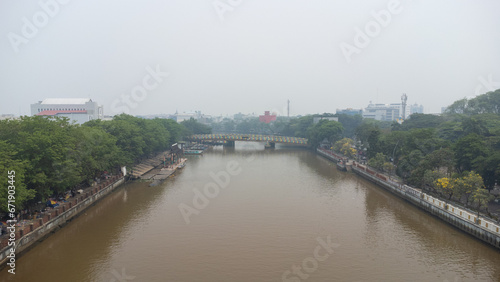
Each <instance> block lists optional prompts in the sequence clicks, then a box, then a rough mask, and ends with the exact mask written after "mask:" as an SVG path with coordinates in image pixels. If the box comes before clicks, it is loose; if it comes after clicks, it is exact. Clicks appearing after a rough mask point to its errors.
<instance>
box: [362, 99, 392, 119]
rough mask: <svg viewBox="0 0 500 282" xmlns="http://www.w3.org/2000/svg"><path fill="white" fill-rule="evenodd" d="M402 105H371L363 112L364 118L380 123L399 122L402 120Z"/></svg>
mask: <svg viewBox="0 0 500 282" xmlns="http://www.w3.org/2000/svg"><path fill="white" fill-rule="evenodd" d="M401 112H402V110H401V103H392V104H372V103H371V102H370V104H369V105H368V107H366V108H365V110H364V111H363V118H370V119H375V120H380V121H397V120H398V119H401Z"/></svg>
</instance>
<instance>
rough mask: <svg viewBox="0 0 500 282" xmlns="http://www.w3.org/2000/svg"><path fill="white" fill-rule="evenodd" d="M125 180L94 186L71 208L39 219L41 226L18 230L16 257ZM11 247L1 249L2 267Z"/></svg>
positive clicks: (0, 260) (6, 260) (119, 179)
mask: <svg viewBox="0 0 500 282" xmlns="http://www.w3.org/2000/svg"><path fill="white" fill-rule="evenodd" d="M124 182H125V178H124V177H123V176H122V177H117V178H116V179H113V180H112V182H111V183H110V184H109V185H107V186H102V187H96V188H93V189H92V190H91V192H89V194H88V195H86V196H87V197H84V196H81V200H80V201H78V199H77V200H76V202H77V203H76V204H75V205H71V204H70V207H69V208H66V206H65V207H64V208H63V209H62V212H60V211H59V210H58V211H57V212H56V213H55V216H54V217H52V216H48V217H46V218H44V219H39V220H40V221H41V222H42V224H40V226H39V227H37V228H36V229H34V230H33V231H31V230H30V229H28V231H30V232H29V233H27V234H24V232H22V231H21V232H19V231H17V232H16V239H17V240H16V241H15V242H16V244H15V248H16V249H15V253H16V259H17V258H18V257H19V255H20V254H21V253H23V252H24V251H27V250H28V249H29V248H30V247H32V246H33V245H34V244H35V243H36V242H38V241H40V240H43V239H44V238H45V237H47V236H48V235H49V234H50V233H51V232H52V231H54V230H56V229H57V228H59V227H61V226H63V225H64V224H66V223H67V222H68V221H70V220H71V219H72V218H74V217H75V216H77V215H79V214H80V213H81V212H82V211H84V210H85V209H87V208H88V207H90V206H91V205H92V204H94V203H95V202H97V201H98V200H99V199H101V198H102V197H104V196H106V195H107V194H109V193H111V192H112V191H113V190H114V189H115V188H116V187H118V186H120V185H121V184H122V183H124ZM59 212H60V213H59ZM44 220H46V222H43V221H44ZM31 228H32V227H31ZM10 249H11V247H9V246H6V247H4V248H2V250H0V268H2V267H4V266H5V265H6V263H7V262H8V260H9V258H8V257H7V256H8V255H9V254H10V253H11V252H10Z"/></svg>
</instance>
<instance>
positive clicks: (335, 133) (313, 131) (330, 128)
mask: <svg viewBox="0 0 500 282" xmlns="http://www.w3.org/2000/svg"><path fill="white" fill-rule="evenodd" d="M342 131H343V128H342V124H341V123H340V122H337V121H333V120H332V121H330V120H320V121H319V122H318V123H316V124H315V125H313V126H311V127H310V128H309V129H308V130H307V132H308V139H309V144H310V145H311V147H312V148H316V147H318V145H319V143H320V142H321V141H323V140H324V139H327V140H328V141H329V142H335V140H338V138H339V137H340V136H341V134H342Z"/></svg>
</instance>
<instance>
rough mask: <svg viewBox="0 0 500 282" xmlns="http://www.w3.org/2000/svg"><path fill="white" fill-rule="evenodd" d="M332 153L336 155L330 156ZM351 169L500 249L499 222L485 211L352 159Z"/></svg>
mask: <svg viewBox="0 0 500 282" xmlns="http://www.w3.org/2000/svg"><path fill="white" fill-rule="evenodd" d="M316 151H317V153H318V154H320V155H322V156H324V157H326V158H328V159H330V160H333V161H335V160H337V158H342V157H341V156H339V155H337V154H335V153H331V151H329V150H325V149H317V150H316ZM333 156H335V157H333ZM352 171H353V172H354V173H356V174H357V175H359V176H361V177H363V178H365V179H367V180H369V181H371V182H373V183H375V184H377V185H378V186H380V187H382V188H384V189H385V190H387V191H389V192H391V193H392V194H394V195H396V196H398V197H400V198H402V199H404V200H406V201H407V202H409V203H411V204H413V205H415V206H417V207H419V208H421V209H422V210H424V211H426V212H428V213H430V214H432V215H434V216H436V217H438V218H439V219H441V220H443V221H445V222H447V223H449V224H451V225H453V226H455V227H456V228H458V229H460V230H462V231H464V232H466V233H468V234H470V235H472V236H474V237H476V238H477V239H479V240H481V241H483V242H485V243H487V244H489V245H491V246H493V247H495V248H497V249H499V250H500V224H499V223H498V222H496V221H494V220H493V219H491V218H488V217H486V216H485V215H482V214H480V215H479V216H478V213H477V212H475V211H472V210H470V209H467V208H465V207H462V206H459V205H457V204H450V203H448V202H445V201H443V200H442V199H439V198H436V197H434V196H431V195H429V194H426V193H424V192H422V191H421V189H417V188H413V187H410V186H408V185H404V184H402V183H399V182H395V181H392V180H391V179H390V178H389V177H388V176H387V175H385V174H383V173H379V172H377V171H376V170H375V169H372V168H369V167H368V166H366V165H361V164H359V163H356V162H353V164H352Z"/></svg>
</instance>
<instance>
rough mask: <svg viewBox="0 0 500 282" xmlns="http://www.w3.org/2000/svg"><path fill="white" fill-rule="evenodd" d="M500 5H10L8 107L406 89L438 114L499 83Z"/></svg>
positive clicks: (183, 105) (110, 111) (209, 108)
mask: <svg viewBox="0 0 500 282" xmlns="http://www.w3.org/2000/svg"><path fill="white" fill-rule="evenodd" d="M498 11H500V2H498V1H493V0H488V1H480V2H478V1H463V0H462V1H451V0H450V1H437V2H435V1H370V2H367V1H285V0H276V1H225V0H221V1H201V0H193V1H181V0H178V1H158V0H150V1H140V2H138V1H106V2H102V1H55V0H54V1H49V0H46V1H40V2H38V1H30V2H25V1H21V2H20V1H3V2H1V3H0V34H2V35H3V36H2V39H1V40H0V49H1V50H2V52H0V61H1V62H2V68H1V69H0V93H2V96H3V97H4V103H2V104H0V113H1V114H15V115H30V108H29V107H30V104H32V103H36V102H38V101H41V100H44V99H45V98H92V99H93V100H94V101H97V102H98V103H99V104H101V105H103V106H104V114H105V115H114V114H119V113H120V112H127V113H130V114H133V115H145V114H161V113H174V112H176V111H178V112H192V111H201V112H203V113H206V114H212V115H220V114H222V115H226V114H234V113H238V112H242V113H258V114H261V113H263V112H264V111H265V110H272V111H276V112H278V114H284V113H285V112H284V111H285V109H286V105H287V104H286V103H287V100H290V114H291V115H304V114H312V113H323V112H335V109H337V108H358V109H361V108H365V107H366V106H367V105H368V103H369V102H370V101H373V102H374V103H398V102H400V96H401V94H402V93H406V94H407V95H408V104H414V103H418V104H422V105H423V106H424V109H425V110H424V112H425V113H439V112H441V107H445V106H447V105H450V104H451V103H453V102H454V101H455V100H457V99H461V98H464V97H474V96H476V95H477V94H482V93H485V92H487V91H491V90H494V89H496V88H500V64H498V62H500V53H499V52H498V50H500V38H499V33H498V27H499V26H500V18H499V17H498V13H497V12H498ZM144 90H145V91H144ZM134 91H136V92H135V93H134ZM141 91H142V92H141ZM134 95H135V96H134ZM127 97H128V98H127ZM134 97H135V98H134ZM127 99H129V100H128V102H127Z"/></svg>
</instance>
